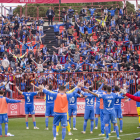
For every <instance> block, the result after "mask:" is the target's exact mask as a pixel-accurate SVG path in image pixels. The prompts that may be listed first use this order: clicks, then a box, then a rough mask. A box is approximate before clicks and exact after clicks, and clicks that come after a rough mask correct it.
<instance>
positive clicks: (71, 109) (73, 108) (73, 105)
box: [68, 87, 81, 130]
mask: <svg viewBox="0 0 140 140" xmlns="http://www.w3.org/2000/svg"><path fill="white" fill-rule="evenodd" d="M71 88H72V89H73V88H74V87H71ZM78 97H81V95H80V94H78V93H76V94H75V96H73V97H71V98H70V99H69V105H68V113H69V123H70V127H71V116H72V114H73V130H77V128H76V127H75V126H76V115H77V98H78Z"/></svg>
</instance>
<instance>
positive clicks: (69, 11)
mask: <svg viewBox="0 0 140 140" xmlns="http://www.w3.org/2000/svg"><path fill="white" fill-rule="evenodd" d="M74 12H75V10H73V9H72V8H71V6H70V7H69V10H68V17H69V22H70V23H71V24H72V17H73V15H74Z"/></svg>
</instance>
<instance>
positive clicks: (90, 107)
mask: <svg viewBox="0 0 140 140" xmlns="http://www.w3.org/2000/svg"><path fill="white" fill-rule="evenodd" d="M89 91H92V87H89ZM81 93H82V94H83V95H84V96H85V113H84V125H83V131H82V132H81V133H82V134H85V133H86V127H87V121H88V119H90V121H91V125H90V133H91V134H92V133H93V127H94V101H95V96H94V95H91V94H88V93H87V92H83V91H82V92H81Z"/></svg>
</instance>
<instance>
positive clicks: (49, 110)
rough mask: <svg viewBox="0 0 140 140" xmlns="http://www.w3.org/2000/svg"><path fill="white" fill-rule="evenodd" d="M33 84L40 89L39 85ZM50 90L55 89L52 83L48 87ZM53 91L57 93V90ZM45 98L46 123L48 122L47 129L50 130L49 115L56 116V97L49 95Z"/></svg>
mask: <svg viewBox="0 0 140 140" xmlns="http://www.w3.org/2000/svg"><path fill="white" fill-rule="evenodd" d="M32 85H33V86H34V87H35V88H37V89H39V87H37V86H35V85H34V84H33V83H32ZM47 89H48V90H50V91H52V89H53V86H52V85H49V87H47ZM52 92H53V93H56V92H57V90H56V91H52ZM44 100H46V111H45V124H46V128H45V130H49V128H48V123H49V116H54V112H53V109H54V98H53V97H52V96H50V95H47V96H45V97H44Z"/></svg>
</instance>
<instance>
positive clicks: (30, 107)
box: [25, 105, 35, 115]
mask: <svg viewBox="0 0 140 140" xmlns="http://www.w3.org/2000/svg"><path fill="white" fill-rule="evenodd" d="M29 113H30V114H31V115H34V114H35V110H34V105H25V114H29Z"/></svg>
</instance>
